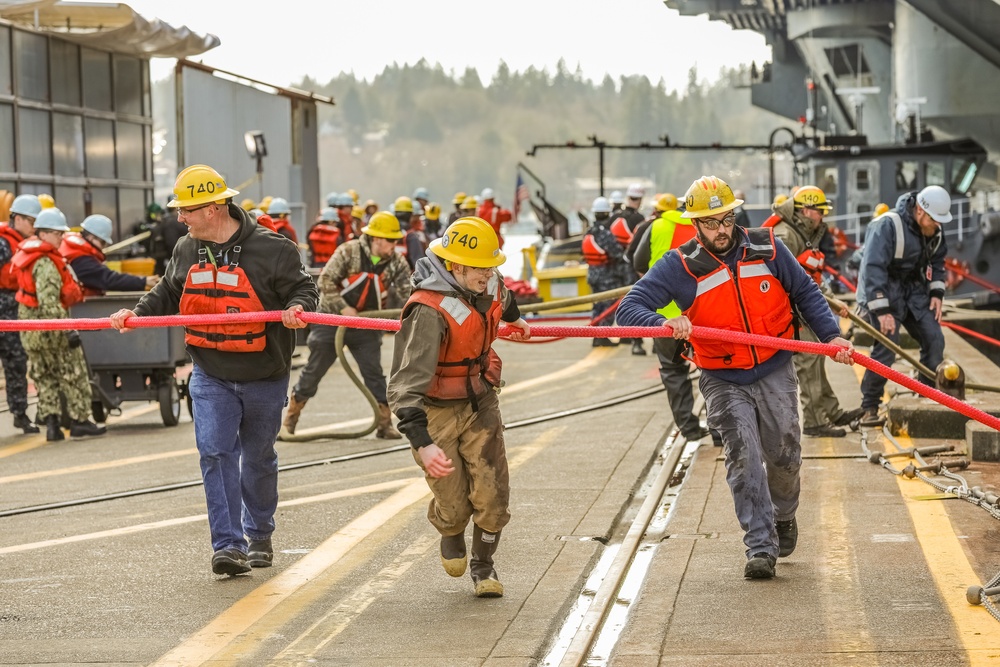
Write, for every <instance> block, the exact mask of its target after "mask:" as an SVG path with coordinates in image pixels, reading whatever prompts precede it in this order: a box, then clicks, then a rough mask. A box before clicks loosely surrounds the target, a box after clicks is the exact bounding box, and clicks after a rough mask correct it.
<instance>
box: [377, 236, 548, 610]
mask: <svg viewBox="0 0 1000 667" xmlns="http://www.w3.org/2000/svg"><path fill="white" fill-rule="evenodd" d="M505 259H506V257H504V254H503V252H501V251H500V246H499V241H498V240H497V237H496V232H494V231H493V228H492V227H490V225H489V223H487V222H486V221H485V220H482V219H480V218H475V217H468V218H460V219H458V220H456V221H455V222H454V223H452V224H451V225H449V226H448V228H447V229H446V230H445V233H444V235H443V236H442V237H441V238H439V239H435V240H434V241H433V242H432V243H431V244H430V246H429V247H428V254H427V256H426V257H424V258H423V259H421V260H420V261H418V262H417V266H416V270H415V271H414V274H413V279H412V283H413V287H414V290H413V294H412V295H411V296H410V298H409V300H408V301H407V302H406V306H404V308H403V315H402V324H401V327H400V330H399V332H398V333H397V334H396V344H395V347H394V349H393V357H392V371H391V373H390V377H389V403H390V405H391V406H392V409H393V411H394V412H395V413H396V416H397V417H399V429H400V430H401V431H403V433H405V434H406V437H407V438H408V439H409V441H410V445H411V446H412V447H413V449H414V453H413V457H414V459H415V460H416V462H417V463H418V464H419V465H420V467H421V468H422V469H423V471H424V474H425V476H426V479H427V484H428V485H429V486H430V488H431V492H432V493H433V496H434V497H433V499H432V500H431V503H430V509H429V510H428V513H427V516H428V518H429V519H430V522H431V524H432V525H433V526H434V527H435V528H436V529H437V531H438V532H439V533H440V534H441V547H440V548H441V563H442V565H443V566H444V569H445V571H446V572H447V573H448V574H449V575H451V576H453V577H460V576H462V575H463V574H464V573H465V569H466V566H467V565H468V566H469V570H470V573H471V575H472V582H473V584H474V587H475V588H474V590H475V594H476V596H477V597H500V596H502V595H503V584H501V583H500V580H499V577H498V576H497V573H496V569H495V568H494V564H493V554H494V552H495V551H496V548H497V545H498V544H499V542H500V531H501V530H502V529H503V528H504V526H506V525H507V522H508V521H509V520H510V511H509V509H508V505H509V500H510V477H509V474H508V470H507V454H506V449H505V447H504V440H503V419H502V418H501V415H500V404H499V399H498V396H497V391H496V390H497V389H499V387H500V384H501V381H500V359H499V357H498V356H497V355H496V353H495V352H494V351H493V349H492V347H491V346H492V344H493V341H494V340H495V339H496V336H497V327H498V326H499V325H500V323H501V321H503V322H508V323H511V324H512V325H513V326H514V327H515V331H516V333H514V334H512V335H511V340H526V339H527V338H528V337H529V336H530V329H529V327H528V325H527V323H526V322H525V321H524V320H523V319H521V315H520V311H519V310H518V308H517V303H516V302H515V301H514V297H513V295H512V294H511V293H510V292H509V291H508V290H507V288H506V287H505V286H504V283H503V277H502V276H501V275H500V272H499V271H498V270H497V268H496V267H498V266H500V265H501V264H503V262H504V261H505ZM484 351H485V352H484ZM470 519H471V520H472V521H473V522H474V524H473V530H472V549H471V552H472V559H471V563H468V555H467V553H466V543H465V529H466V527H467V526H468V523H469V520H470Z"/></svg>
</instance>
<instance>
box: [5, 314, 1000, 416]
mask: <svg viewBox="0 0 1000 667" xmlns="http://www.w3.org/2000/svg"><path fill="white" fill-rule="evenodd" d="M281 313H282V311H280V310H274V311H265V312H258V313H232V314H220V315H168V316H157V317H130V318H128V319H127V320H126V321H125V324H126V325H127V326H128V327H129V328H132V329H139V328H148V327H163V326H196V325H206V324H226V323H233V322H280V321H281ZM298 317H299V319H301V320H302V321H303V322H306V323H309V324H321V325H329V326H340V327H350V328H357V329H374V330H378V331H398V330H399V321H398V320H385V319H376V318H370V317H346V316H343V315H329V314H324V313H300V314H299V316H298ZM110 328H111V320H110V319H108V318H95V319H60V320H0V331H52V330H59V329H64V330H65V329H76V330H79V331H96V330H99V329H110ZM511 331H512V328H511V327H510V326H509V325H503V326H501V327H500V336H501V337H503V336H507V335H509V334H510V333H511ZM532 334H533V335H538V336H549V337H561V338H595V337H599V338H604V337H615V338H663V337H666V336H672V335H673V329H672V328H670V327H668V326H660V327H592V326H585V327H552V326H536V327H532ZM691 336H692V337H693V338H705V339H708V340H720V341H726V342H730V343H737V344H741V345H753V346H758V347H770V348H777V349H780V350H790V351H792V352H807V353H809V354H822V355H825V356H828V357H833V356H835V355H836V354H837V352H838V351H840V350H841V349H842V348H840V347H838V346H836V345H831V344H828V343H814V342H810V341H802V340H788V339H785V338H772V337H770V336H760V335H757V334H749V333H744V332H741V331H724V330H721V329H711V328H708V327H697V326H696V327H693V328H692V331H691ZM851 358H852V359H853V360H854V362H855V363H858V364H860V365H862V366H864V367H865V368H867V369H868V370H870V371H872V372H874V373H878V374H879V375H881V376H882V377H885V378H887V379H889V380H892V381H893V382H895V383H897V384H901V385H903V386H904V387H906V388H907V389H910V390H912V391H914V392H916V393H918V394H920V395H921V396H924V397H925V398H929V399H931V400H932V401H935V402H937V403H940V404H941V405H944V406H946V407H948V408H951V409H952V410H955V411H956V412H959V413H961V414H963V415H965V416H966V417H968V418H970V419H975V420H976V421H978V422H980V423H981V424H985V425H986V426H989V427H990V428H992V429H995V430H997V431H1000V419H997V418H996V417H994V416H993V415H990V414H987V413H986V412H983V411H982V410H980V409H978V408H975V407H973V406H971V405H969V404H968V403H965V402H963V401H960V400H958V399H957V398H954V397H953V396H949V395H948V394H945V393H944V392H941V391H938V390H937V389H934V388H932V387H928V386H927V385H925V384H923V383H921V382H918V381H917V380H914V379H912V378H910V377H908V376H906V375H904V374H903V373H900V372H898V371H895V370H893V369H891V368H889V367H888V366H885V365H884V364H881V363H879V362H877V361H875V360H873V359H871V358H869V357H867V356H865V355H863V354H861V353H860V352H857V351H854V352H853V353H852V354H851Z"/></svg>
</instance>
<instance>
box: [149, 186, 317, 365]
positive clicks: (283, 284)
mask: <svg viewBox="0 0 1000 667" xmlns="http://www.w3.org/2000/svg"><path fill="white" fill-rule="evenodd" d="M229 215H231V216H232V217H234V218H236V219H237V220H239V221H240V228H239V231H237V232H236V234H234V235H233V237H232V238H231V239H229V240H228V241H226V242H225V243H208V242H204V241H199V240H197V239H194V238H192V237H191V236H190V235H188V236H185V237H183V238H181V239H180V240H179V241H178V242H177V245H176V246H175V247H174V252H173V255H172V256H171V260H170V263H169V264H168V265H167V270H166V273H165V275H164V276H163V279H162V280H161V281H160V282H159V283H157V285H156V287H154V288H153V289H152V290H151V291H149V292H147V293H146V295H145V296H143V297H142V299H141V300H140V301H139V304H138V305H137V306H136V307H135V314H136V315H139V316H148V315H176V314H177V313H178V312H180V301H181V293H182V292H183V291H184V283H185V282H186V280H187V273H188V269H190V268H191V266H192V265H193V264H197V263H198V248H200V247H201V246H202V245H206V246H208V249H209V250H210V251H211V253H212V255H213V256H214V257H216V258H219V265H220V266H221V265H222V264H223V258H225V257H226V256H227V253H229V252H230V251H231V250H232V248H233V246H236V245H239V246H240V248H241V249H240V259H239V265H240V268H242V269H243V270H244V271H245V272H246V274H247V277H248V278H249V280H250V284H251V285H252V286H253V289H254V292H256V293H257V297H258V298H259V299H260V302H261V305H263V307H264V310H285V309H286V308H289V307H291V306H294V305H296V304H298V305H301V306H302V307H303V308H304V309H305V310H307V311H314V310H316V304H317V303H318V302H319V291H318V290H317V289H316V285H315V283H314V282H313V280H312V278H311V277H310V276H309V274H308V273H306V271H305V269H304V268H303V267H302V262H301V260H300V259H299V252H298V249H297V248H296V247H295V244H294V243H292V242H291V241H289V240H288V239H286V238H285V237H284V236H281V235H280V234H276V233H274V232H272V231H270V230H269V229H267V228H266V227H262V226H260V225H258V224H257V222H256V221H255V220H254V219H253V218H251V217H250V215H249V214H248V213H247V212H246V211H244V210H243V209H241V208H240V207H238V206H234V205H232V204H230V205H229ZM294 348H295V331H294V330H293V329H287V328H285V326H284V325H283V324H282V323H281V322H269V323H268V324H267V347H266V348H264V350H262V351H261V352H219V351H218V350H212V349H209V348H204V347H195V346H191V345H189V346H188V352H189V353H190V354H191V357H192V358H193V359H194V362H195V363H196V364H198V366H199V367H200V368H201V369H202V370H203V371H205V372H206V373H208V374H209V375H211V376H213V377H216V378H219V379H222V380H229V381H232V382H251V381H254V380H273V379H277V378H280V377H282V376H283V375H287V374H288V373H289V371H290V370H291V360H292V351H293V350H294Z"/></svg>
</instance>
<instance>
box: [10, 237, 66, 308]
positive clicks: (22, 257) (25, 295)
mask: <svg viewBox="0 0 1000 667" xmlns="http://www.w3.org/2000/svg"><path fill="white" fill-rule="evenodd" d="M42 257H48V258H49V259H50V260H52V263H53V264H55V265H56V269H57V270H58V271H59V277H60V278H61V279H62V286H61V287H60V288H59V303H61V304H62V307H63V308H65V309H66V310H69V307H70V306H73V305H75V304H78V303H80V302H81V301H83V292H82V291H81V290H80V285H79V283H77V282H76V277H75V276H74V275H73V270H72V269H70V268H69V265H68V264H67V263H66V260H65V259H64V258H63V256H62V255H60V254H59V251H58V250H56V247H55V246H54V245H52V244H51V243H46V242H45V241H43V240H41V239H40V238H38V237H37V236H32V237H31V238H29V239H28V240H26V241H24V242H23V243H22V244H21V247H20V249H19V250H18V251H17V252H16V253H15V254H14V256H13V257H12V258H11V260H10V263H11V265H13V268H14V273H15V275H16V276H17V286H18V290H17V294H16V295H15V296H14V298H15V299H17V301H18V303H23V304H24V305H26V306H27V307H28V308H38V290H37V288H36V287H35V276H34V275H32V273H31V272H32V270H33V269H34V267H35V262H37V261H38V260H39V259H41V258H42Z"/></svg>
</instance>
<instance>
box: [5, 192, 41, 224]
mask: <svg viewBox="0 0 1000 667" xmlns="http://www.w3.org/2000/svg"><path fill="white" fill-rule="evenodd" d="M10 212H11V213H17V214H18V215H23V216H26V217H28V218H37V217H38V214H39V213H41V212H42V202H40V201H38V197H36V196H35V195H18V196H17V197H16V198H15V199H14V201H13V203H12V204H11V205H10Z"/></svg>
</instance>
